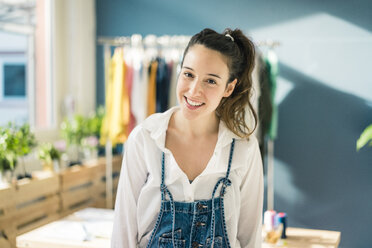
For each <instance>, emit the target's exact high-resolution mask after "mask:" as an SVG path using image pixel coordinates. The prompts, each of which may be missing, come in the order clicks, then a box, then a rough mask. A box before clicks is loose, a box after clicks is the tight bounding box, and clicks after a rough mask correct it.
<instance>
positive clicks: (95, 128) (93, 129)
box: [86, 106, 105, 137]
mask: <svg viewBox="0 0 372 248" xmlns="http://www.w3.org/2000/svg"><path fill="white" fill-rule="evenodd" d="M104 115H105V108H104V107H103V106H99V107H98V108H97V110H96V112H95V113H94V114H93V115H91V116H90V117H88V118H87V119H86V124H87V125H86V127H87V129H86V136H96V137H99V136H100V132H101V126H102V120H103V117H104Z"/></svg>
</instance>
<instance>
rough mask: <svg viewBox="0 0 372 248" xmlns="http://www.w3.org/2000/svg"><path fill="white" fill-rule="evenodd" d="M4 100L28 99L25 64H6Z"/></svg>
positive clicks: (4, 70) (4, 71) (4, 69)
mask: <svg viewBox="0 0 372 248" xmlns="http://www.w3.org/2000/svg"><path fill="white" fill-rule="evenodd" d="M3 75H4V78H3V82H4V98H6V97H26V69H25V65H24V64H4V68H3Z"/></svg>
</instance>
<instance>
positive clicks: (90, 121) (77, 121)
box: [61, 106, 105, 145]
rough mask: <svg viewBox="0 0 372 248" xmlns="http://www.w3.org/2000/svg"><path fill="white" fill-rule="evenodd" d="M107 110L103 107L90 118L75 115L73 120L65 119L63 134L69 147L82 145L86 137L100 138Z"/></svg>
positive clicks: (62, 125)
mask: <svg viewBox="0 0 372 248" xmlns="http://www.w3.org/2000/svg"><path fill="white" fill-rule="evenodd" d="M104 114H105V110H104V108H103V107H102V106H100V107H98V108H97V110H96V112H95V113H94V114H93V115H91V116H89V117H84V116H82V115H75V116H74V117H73V118H72V119H65V120H64V121H63V122H62V124H61V134H62V137H63V139H65V140H66V142H67V144H68V145H71V144H76V145H81V143H82V139H83V138H84V137H89V136H96V137H99V134H100V131H101V126H102V120H103V116H104Z"/></svg>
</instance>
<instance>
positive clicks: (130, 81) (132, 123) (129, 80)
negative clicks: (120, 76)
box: [124, 63, 136, 135]
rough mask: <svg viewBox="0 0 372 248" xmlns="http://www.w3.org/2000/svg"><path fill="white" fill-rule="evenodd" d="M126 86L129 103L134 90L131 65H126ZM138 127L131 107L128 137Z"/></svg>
mask: <svg viewBox="0 0 372 248" xmlns="http://www.w3.org/2000/svg"><path fill="white" fill-rule="evenodd" d="M125 69H126V74H125V81H124V83H125V86H126V88H127V90H128V96H129V102H132V100H131V99H132V89H133V67H132V66H130V65H129V64H127V63H125ZM135 126H136V118H135V117H134V114H133V112H132V106H131V107H130V117H129V125H128V130H127V131H128V135H129V134H130V132H131V131H132V130H133V128H134V127H135Z"/></svg>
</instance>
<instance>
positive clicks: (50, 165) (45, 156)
mask: <svg viewBox="0 0 372 248" xmlns="http://www.w3.org/2000/svg"><path fill="white" fill-rule="evenodd" d="M37 156H38V158H39V159H40V160H41V161H42V163H43V170H48V171H55V172H59V160H60V158H61V153H60V152H59V151H58V150H57V149H56V148H55V147H54V145H52V144H51V143H45V144H43V145H41V146H40V147H39V150H38V153H37Z"/></svg>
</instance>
